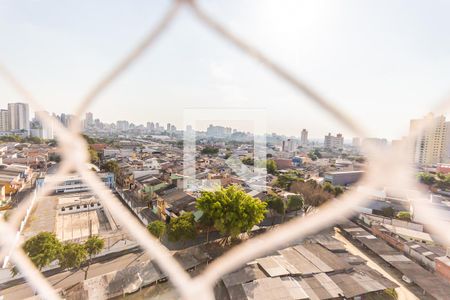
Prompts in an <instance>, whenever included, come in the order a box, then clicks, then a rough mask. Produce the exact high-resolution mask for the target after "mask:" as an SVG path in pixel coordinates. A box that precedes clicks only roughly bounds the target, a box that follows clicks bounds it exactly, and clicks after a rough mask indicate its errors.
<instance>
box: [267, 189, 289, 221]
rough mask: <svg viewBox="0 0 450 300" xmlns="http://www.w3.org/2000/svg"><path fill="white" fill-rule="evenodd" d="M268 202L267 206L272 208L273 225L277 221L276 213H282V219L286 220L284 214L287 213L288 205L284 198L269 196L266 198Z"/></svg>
mask: <svg viewBox="0 0 450 300" xmlns="http://www.w3.org/2000/svg"><path fill="white" fill-rule="evenodd" d="M266 202H267V208H268V209H269V210H270V212H271V215H272V226H273V224H274V221H275V213H277V214H279V215H281V217H282V220H281V222H283V221H284V215H285V213H286V205H285V203H284V201H283V199H282V198H281V197H279V196H269V197H268V198H267V200H266Z"/></svg>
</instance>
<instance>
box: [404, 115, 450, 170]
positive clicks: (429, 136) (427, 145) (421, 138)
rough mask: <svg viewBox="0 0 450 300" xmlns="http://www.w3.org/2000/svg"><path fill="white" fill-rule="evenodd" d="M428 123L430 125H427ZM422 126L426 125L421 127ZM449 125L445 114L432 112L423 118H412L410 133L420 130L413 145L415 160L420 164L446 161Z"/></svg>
mask: <svg viewBox="0 0 450 300" xmlns="http://www.w3.org/2000/svg"><path fill="white" fill-rule="evenodd" d="M425 125H428V126H425ZM421 126H425V127H424V128H422V129H420V128H421ZM447 129H448V125H447V124H446V122H445V117H444V116H437V117H435V116H434V115H433V114H432V113H430V114H428V115H427V116H425V117H424V118H422V119H416V120H411V122H410V133H414V132H416V131H419V134H418V135H417V138H416V139H415V140H414V143H413V145H411V146H412V147H413V161H414V163H416V164H420V165H432V164H437V163H442V162H446V161H447V160H448V157H447V149H448V145H447V144H448V137H447Z"/></svg>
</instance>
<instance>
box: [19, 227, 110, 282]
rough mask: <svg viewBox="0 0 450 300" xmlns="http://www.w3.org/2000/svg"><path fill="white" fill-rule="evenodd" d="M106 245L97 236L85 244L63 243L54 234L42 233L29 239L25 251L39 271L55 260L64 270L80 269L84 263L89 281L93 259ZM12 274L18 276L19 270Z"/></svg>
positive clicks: (85, 273)
mask: <svg viewBox="0 0 450 300" xmlns="http://www.w3.org/2000/svg"><path fill="white" fill-rule="evenodd" d="M104 245H105V242H104V240H103V239H101V238H99V237H97V236H92V237H90V238H89V239H88V240H87V241H86V242H85V243H83V244H78V243H72V242H68V243H61V242H60V241H59V240H58V238H57V237H56V235H55V234H54V233H50V232H41V233H39V234H38V235H35V236H34V237H31V238H30V239H28V240H27V241H26V242H25V243H24V245H23V250H24V251H25V253H26V254H27V255H28V257H29V258H30V260H31V261H32V262H33V263H34V265H35V266H36V267H37V268H38V269H39V270H42V268H44V267H46V266H48V265H50V263H52V262H53V261H55V260H58V262H59V266H60V267H61V268H62V269H64V270H65V269H73V268H78V269H79V268H81V265H82V264H83V263H87V267H86V268H85V269H84V278H85V279H87V275H88V270H89V267H90V265H91V262H92V257H93V256H95V255H97V254H99V253H100V252H101V251H102V249H103V248H104ZM12 272H13V274H14V275H16V274H17V269H16V268H15V267H14V268H13V270H12Z"/></svg>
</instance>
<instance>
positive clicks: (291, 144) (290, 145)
mask: <svg viewBox="0 0 450 300" xmlns="http://www.w3.org/2000/svg"><path fill="white" fill-rule="evenodd" d="M295 149H297V143H296V141H295V140H293V139H287V140H286V141H283V142H282V144H281V150H282V151H283V152H294V151H295Z"/></svg>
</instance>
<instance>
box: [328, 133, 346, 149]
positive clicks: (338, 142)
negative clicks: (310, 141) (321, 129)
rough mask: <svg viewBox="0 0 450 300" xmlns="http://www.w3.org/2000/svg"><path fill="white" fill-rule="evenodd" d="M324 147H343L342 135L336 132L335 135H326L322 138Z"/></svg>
mask: <svg viewBox="0 0 450 300" xmlns="http://www.w3.org/2000/svg"><path fill="white" fill-rule="evenodd" d="M323 144H324V147H325V148H327V149H343V148H344V137H343V136H342V134H340V133H338V134H337V135H336V136H333V135H331V133H328V135H326V136H325V139H324V143H323Z"/></svg>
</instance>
